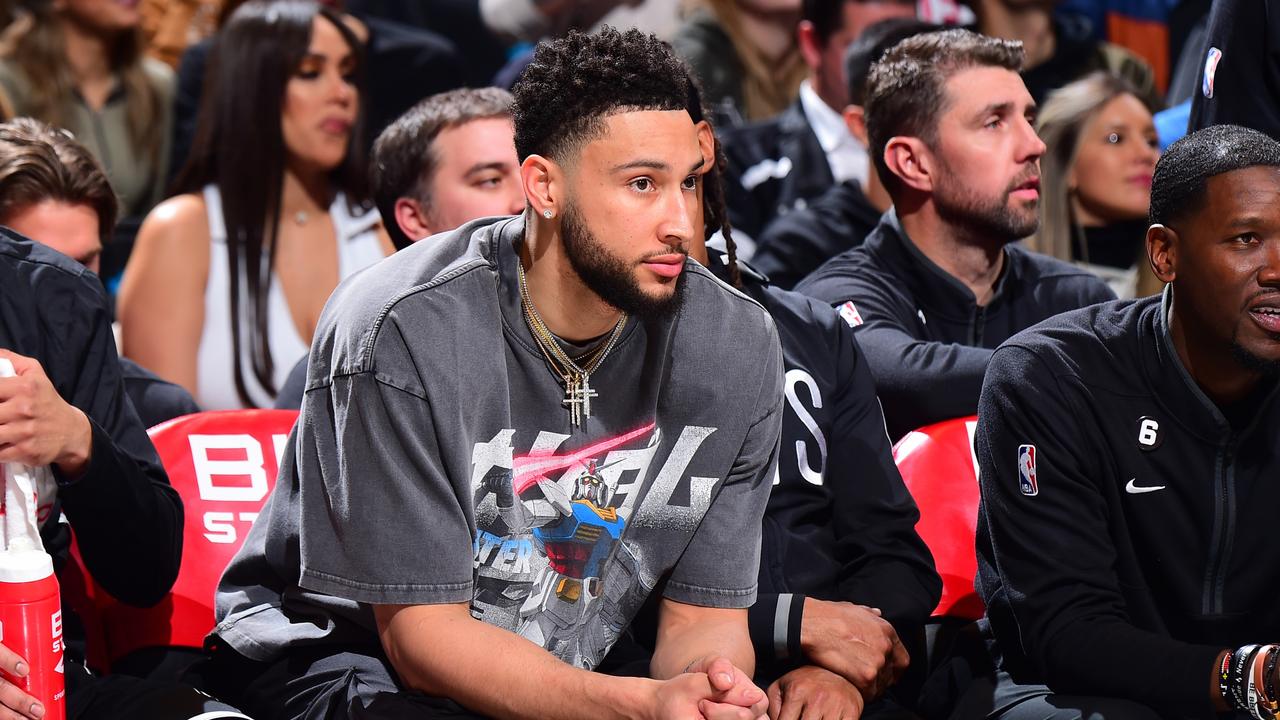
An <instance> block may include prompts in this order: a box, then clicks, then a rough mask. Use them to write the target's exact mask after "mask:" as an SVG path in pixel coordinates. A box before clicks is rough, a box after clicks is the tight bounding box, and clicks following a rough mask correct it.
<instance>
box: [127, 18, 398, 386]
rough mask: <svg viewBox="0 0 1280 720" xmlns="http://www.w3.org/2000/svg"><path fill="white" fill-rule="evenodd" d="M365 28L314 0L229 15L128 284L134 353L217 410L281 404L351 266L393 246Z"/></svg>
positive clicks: (130, 343)
mask: <svg viewBox="0 0 1280 720" xmlns="http://www.w3.org/2000/svg"><path fill="white" fill-rule="evenodd" d="M360 64H361V50H360V43H359V41H358V40H357V39H356V37H355V36H354V35H353V34H352V32H351V30H350V29H349V28H348V27H347V26H346V24H344V23H343V21H342V19H341V16H340V15H338V14H337V13H335V12H333V11H331V10H328V9H326V8H324V7H322V6H320V5H318V4H317V3H315V2H311V1H309V0H284V1H277V2H265V1H264V0H253V2H249V3H246V4H245V5H243V6H242V7H240V8H239V9H238V10H236V11H235V13H234V14H233V15H232V17H231V18H230V20H229V21H228V23H227V25H226V27H224V28H223V30H222V32H221V34H220V36H219V39H218V41H217V44H216V45H215V47H214V50H213V56H212V58H211V61H210V65H209V67H210V68H211V70H210V72H209V76H208V78H207V80H206V90H205V97H204V102H203V105H202V108H201V114H200V119H199V123H198V126H197V130H196V139H195V145H194V147H193V149H192V154H191V157H190V159H189V160H188V162H187V165H186V167H185V168H184V169H183V170H182V172H181V173H180V174H179V176H178V180H177V183H176V189H177V190H178V192H180V193H182V194H180V195H178V196H176V197H174V198H172V199H170V200H168V201H166V202H165V203H163V204H161V205H160V206H159V207H157V208H156V209H155V211H154V212H152V214H151V215H150V216H149V217H148V218H147V221H146V223H144V225H143V227H142V230H141V232H140V233H139V237H138V244H137V247H136V248H135V250H134V257H133V259H132V260H131V261H130V266H129V269H128V272H127V273H126V274H125V280H124V284H123V286H122V287H121V291H120V320H121V324H122V329H123V343H124V354H125V355H127V356H129V357H131V358H133V359H134V360H136V361H138V363H140V364H141V365H143V366H145V367H147V368H148V369H150V370H152V371H153V372H155V373H157V374H159V375H160V376H162V377H164V378H166V379H168V380H171V381H173V382H176V383H178V384H180V385H182V386H184V387H186V388H187V389H188V390H190V391H191V392H192V394H193V395H195V397H196V401H197V402H198V403H200V405H201V406H202V407H204V408H206V409H216V408H228V407H253V406H270V404H271V401H272V399H273V398H274V396H275V394H276V391H277V389H278V388H279V386H280V384H281V383H282V382H283V380H284V377H285V375H286V374H287V373H288V372H289V370H290V368H292V367H293V365H294V364H295V363H296V362H297V361H298V360H300V359H301V358H302V357H303V356H304V355H306V352H307V348H308V346H309V344H310V342H311V336H312V334H313V333H314V331H315V327H316V323H317V322H318V321H319V318H320V311H321V309H322V308H323V307H324V303H325V301H326V300H327V299H328V297H329V294H330V293H331V292H332V291H333V289H334V287H336V286H337V283H338V282H339V280H341V279H342V278H344V277H346V276H348V275H350V274H351V273H353V272H355V271H357V270H359V269H361V268H363V267H365V266H367V265H369V264H372V263H373V262H376V261H377V260H379V259H381V258H382V257H383V256H385V255H388V254H390V252H391V250H392V247H391V243H390V240H389V239H388V238H387V236H386V233H385V232H384V231H383V229H382V227H381V224H380V221H379V218H378V214H377V211H376V210H375V209H374V208H373V207H372V205H370V204H369V203H368V202H367V194H366V192H365V185H366V176H365V168H364V165H365V163H364V156H363V148H362V147H361V145H360V143H359V142H358V138H359V137H360V94H359V89H358V84H357V76H358V74H359V69H360Z"/></svg>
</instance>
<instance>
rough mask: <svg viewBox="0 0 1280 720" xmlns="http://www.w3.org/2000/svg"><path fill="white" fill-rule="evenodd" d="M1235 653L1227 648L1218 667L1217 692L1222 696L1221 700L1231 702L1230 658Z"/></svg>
mask: <svg viewBox="0 0 1280 720" xmlns="http://www.w3.org/2000/svg"><path fill="white" fill-rule="evenodd" d="M1234 655H1235V651H1234V650H1228V651H1227V653H1226V654H1225V655H1223V656H1222V665H1221V666H1220V667H1219V668H1218V693H1219V695H1221V696H1222V702H1224V703H1226V704H1228V705H1230V704H1231V658H1232V657H1233V656H1234Z"/></svg>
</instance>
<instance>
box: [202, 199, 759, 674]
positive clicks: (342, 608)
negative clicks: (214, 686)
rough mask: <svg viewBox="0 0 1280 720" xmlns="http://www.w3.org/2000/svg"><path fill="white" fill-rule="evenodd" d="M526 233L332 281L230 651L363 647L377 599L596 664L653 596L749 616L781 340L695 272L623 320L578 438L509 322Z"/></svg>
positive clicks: (435, 249) (521, 327)
mask: <svg viewBox="0 0 1280 720" xmlns="http://www.w3.org/2000/svg"><path fill="white" fill-rule="evenodd" d="M523 227H524V226H523V222H522V220H521V219H519V218H514V219H503V220H496V219H488V220H482V221H477V222H474V223H469V224H467V225H464V226H463V227H461V228H459V229H458V230H456V231H453V232H451V233H447V234H445V235H442V236H438V237H435V238H432V239H431V240H430V241H429V242H422V243H418V244H416V245H415V246H413V247H411V248H409V249H407V250H403V251H401V252H400V253H398V254H396V255H394V256H392V257H391V258H388V259H387V260H385V261H383V262H381V263H380V264H378V265H375V266H373V267H372V268H370V269H369V270H367V271H365V272H364V273H361V274H360V275H357V276H356V277H354V278H352V279H350V280H348V281H346V282H345V283H343V284H342V285H341V286H340V287H339V288H338V290H337V291H336V292H335V293H334V296H333V298H332V299H330V301H329V304H328V306H327V307H326V308H325V312H324V316H323V317H322V319H321V324H320V328H319V329H318V331H317V333H316V340H315V343H314V345H313V347H312V350H311V357H310V367H309V370H308V378H307V391H306V395H305V399H304V401H303V406H302V414H301V416H300V418H299V421H298V425H297V427H296V428H295V430H294V433H293V435H292V436H291V437H290V442H289V445H288V447H287V448H286V451H285V462H284V463H283V465H282V467H281V469H280V476H279V478H278V480H277V484H276V488H275V490H274V492H273V493H272V496H271V498H270V500H269V501H268V504H267V506H266V507H265V508H264V509H263V512H262V514H261V515H260V517H259V519H258V521H257V522H256V523H255V524H254V526H253V528H252V530H251V531H250V533H249V535H248V538H247V539H246V542H245V545H244V547H243V548H242V549H241V550H240V552H239V553H238V554H237V555H236V558H235V559H234V560H233V561H232V563H231V565H230V567H229V568H228V569H227V572H226V574H225V575H224V576H223V579H222V582H221V584H220V586H219V588H218V596H217V616H218V621H219V624H218V626H217V628H216V629H215V633H217V634H218V635H219V636H221V637H222V638H223V639H224V640H225V641H226V642H227V643H229V644H230V645H231V646H232V647H234V648H235V649H236V650H237V651H238V652H240V653H241V654H243V655H245V656H246V657H249V658H253V659H257V660H270V659H273V658H275V657H278V656H279V654H280V653H281V652H282V651H284V650H286V649H287V648H289V647H296V646H299V645H320V644H330V645H334V646H335V651H337V648H338V647H339V646H343V645H360V646H364V647H368V646H370V645H374V646H376V644H377V636H376V630H375V624H374V621H373V615H372V612H371V611H370V608H369V605H370V604H427V603H457V602H469V603H470V604H471V612H472V615H473V616H475V617H477V618H479V619H482V620H484V621H485V622H488V623H490V624H492V625H495V626H498V627H502V628H506V629H508V630H510V631H512V632H515V633H518V634H520V635H522V636H524V637H526V638H528V639H530V640H531V641H533V642H535V643H537V644H538V645H541V646H542V647H544V648H546V649H548V650H549V651H551V652H553V653H554V654H556V655H557V656H559V657H560V658H561V659H563V660H565V661H566V662H570V663H573V664H575V665H578V666H580V667H585V668H593V667H594V666H595V665H596V664H597V663H598V662H599V661H600V660H601V658H603V657H604V655H605V653H606V652H607V651H608V649H609V647H610V646H611V645H612V644H613V642H614V641H615V640H616V639H617V636H618V634H619V633H620V632H621V631H622V629H623V628H625V627H626V625H627V624H628V623H629V622H630V620H631V618H632V616H633V615H634V614H635V612H636V611H637V610H638V609H639V607H640V605H641V604H642V603H643V602H644V600H645V598H646V597H647V596H648V595H649V593H650V592H651V591H653V590H654V589H655V588H660V589H661V592H662V594H663V595H664V596H665V597H667V598H671V599H673V600H676V601H679V602H684V603H690V604H695V605H703V606H710V607H747V606H749V605H750V604H751V603H752V602H753V601H754V599H755V581H756V567H757V563H758V558H759V544H760V520H761V515H762V513H763V511H764V506H765V503H766V501H767V499H768V494H769V487H770V482H771V480H772V478H773V467H774V462H775V459H776V452H777V445H778V436H779V423H780V418H781V399H782V370H781V367H782V364H781V353H780V350H779V346H778V338H777V333H776V331H775V330H774V327H773V324H772V322H771V320H770V319H769V316H768V314H767V313H766V312H765V311H764V310H763V309H762V308H761V307H760V306H759V305H757V304H756V303H755V302H754V301H752V300H750V299H749V298H747V297H746V296H744V295H742V294H740V293H738V292H736V291H734V290H733V289H731V288H729V287H728V286H726V285H724V284H723V283H721V282H720V281H718V280H716V279H715V278H714V277H713V276H712V275H711V274H710V273H709V272H707V271H706V270H705V269H704V268H702V267H701V266H699V265H697V264H696V263H694V262H692V261H690V262H687V263H686V266H685V277H684V279H683V282H684V303H683V305H682V307H681V310H680V311H679V312H678V313H677V314H676V315H675V316H674V317H672V318H670V319H667V320H662V321H649V322H639V321H633V322H631V323H629V324H628V326H627V327H626V329H625V330H624V332H623V334H622V335H621V337H620V338H619V340H618V342H617V345H616V347H615V348H614V349H613V352H612V353H611V354H610V355H609V357H608V358H607V359H606V360H605V361H604V363H603V364H602V365H601V366H600V367H599V368H598V369H597V371H596V372H595V373H594V374H593V375H592V377H591V384H592V386H593V388H594V389H595V390H596V391H597V392H598V393H599V394H598V396H597V397H595V398H594V399H593V400H592V405H591V416H590V418H588V419H587V420H586V421H585V422H584V423H583V425H581V426H578V427H573V426H571V425H570V422H569V413H568V411H567V410H566V409H565V408H564V407H563V406H562V404H561V401H562V400H563V399H564V389H563V386H562V385H561V384H560V382H559V380H558V379H557V377H556V376H555V375H554V374H553V373H552V372H551V370H550V369H549V367H548V365H547V363H546V360H545V358H544V357H543V355H542V353H541V352H540V351H539V349H538V347H537V345H536V344H535V342H534V340H533V338H532V336H531V334H530V333H529V330H528V327H527V326H526V324H525V322H524V320H523V317H522V315H521V311H520V300H519V294H518V286H517V282H516V263H517V262H518V256H517V254H516V248H517V247H518V244H519V243H520V242H522V238H523Z"/></svg>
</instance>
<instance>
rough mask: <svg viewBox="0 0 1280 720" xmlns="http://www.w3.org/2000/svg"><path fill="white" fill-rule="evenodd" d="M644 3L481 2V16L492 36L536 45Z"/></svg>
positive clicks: (597, 0) (592, 0)
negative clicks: (539, 40)
mask: <svg viewBox="0 0 1280 720" xmlns="http://www.w3.org/2000/svg"><path fill="white" fill-rule="evenodd" d="M642 2H644V0H578V2H545V0H543V1H540V0H480V16H481V17H483V18H484V22H485V25H488V26H489V29H490V30H492V31H493V32H495V33H497V34H499V35H503V36H506V37H510V38H515V39H517V40H523V41H526V42H536V41H537V40H538V39H540V38H543V37H547V36H552V37H555V36H558V35H563V34H564V33H565V32H567V31H568V30H569V29H571V28H576V29H580V30H586V29H587V28H590V27H591V26H593V25H595V24H596V23H597V22H599V21H600V19H601V18H603V17H604V16H605V15H608V14H609V13H610V12H611V11H612V10H614V8H617V7H620V6H624V5H625V6H635V5H639V4H640V3H642Z"/></svg>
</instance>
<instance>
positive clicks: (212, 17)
mask: <svg viewBox="0 0 1280 720" xmlns="http://www.w3.org/2000/svg"><path fill="white" fill-rule="evenodd" d="M221 7H222V0H140V2H139V12H141V13H142V34H143V36H144V37H146V40H147V54H148V55H150V56H151V57H153V58H155V59H157V60H159V61H161V62H163V63H164V64H166V65H168V66H169V67H171V68H173V69H174V70H177V69H178V61H179V60H181V59H182V53H183V52H184V51H185V50H186V49H187V46H188V45H191V44H192V43H196V42H199V41H200V40H203V39H204V38H207V37H209V36H210V35H212V34H213V33H214V31H215V30H217V28H218V11H219V9H220V8H221Z"/></svg>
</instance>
